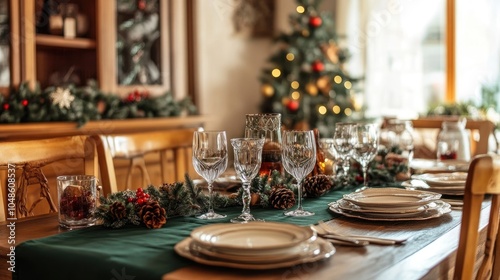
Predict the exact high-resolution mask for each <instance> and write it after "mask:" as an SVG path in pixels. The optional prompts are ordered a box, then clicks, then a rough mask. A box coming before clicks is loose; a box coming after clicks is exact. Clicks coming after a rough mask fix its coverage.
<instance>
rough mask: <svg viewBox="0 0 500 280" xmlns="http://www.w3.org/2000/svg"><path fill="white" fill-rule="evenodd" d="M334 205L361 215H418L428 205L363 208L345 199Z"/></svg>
mask: <svg viewBox="0 0 500 280" xmlns="http://www.w3.org/2000/svg"><path fill="white" fill-rule="evenodd" d="M333 203H338V204H339V207H340V208H341V209H344V210H349V211H353V212H360V213H378V214H415V213H417V214H418V213H421V212H423V211H425V210H426V206H427V205H422V206H411V207H396V208H394V207H389V208H381V207H362V206H359V205H356V204H354V203H352V202H350V201H347V200H345V199H339V200H338V201H336V202H333Z"/></svg>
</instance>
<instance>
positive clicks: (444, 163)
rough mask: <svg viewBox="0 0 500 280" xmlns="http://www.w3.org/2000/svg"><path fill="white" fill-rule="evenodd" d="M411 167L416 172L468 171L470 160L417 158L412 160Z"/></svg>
mask: <svg viewBox="0 0 500 280" xmlns="http://www.w3.org/2000/svg"><path fill="white" fill-rule="evenodd" d="M410 168H412V169H413V170H415V172H416V173H427V172H457V171H464V172H466V171H467V170H468V169H469V162H468V161H463V160H436V159H420V158H416V159H413V160H412V161H411V162H410Z"/></svg>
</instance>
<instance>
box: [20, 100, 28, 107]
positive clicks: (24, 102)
mask: <svg viewBox="0 0 500 280" xmlns="http://www.w3.org/2000/svg"><path fill="white" fill-rule="evenodd" d="M21 104H23V106H24V107H26V106H28V100H26V99H23V101H21Z"/></svg>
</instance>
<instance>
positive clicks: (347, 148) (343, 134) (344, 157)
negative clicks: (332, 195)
mask: <svg viewBox="0 0 500 280" xmlns="http://www.w3.org/2000/svg"><path fill="white" fill-rule="evenodd" d="M354 126H355V123H336V124H335V131H334V133H333V146H334V147H335V151H337V155H338V156H339V159H340V161H341V165H342V171H343V174H342V175H343V176H344V178H347V173H348V172H349V168H350V165H351V157H352V149H353V148H354V142H353V141H354V138H353V137H352V134H353V129H354Z"/></svg>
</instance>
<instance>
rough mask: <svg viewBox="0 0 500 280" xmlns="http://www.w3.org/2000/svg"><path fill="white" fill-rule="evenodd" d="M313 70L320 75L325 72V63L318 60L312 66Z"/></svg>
mask: <svg viewBox="0 0 500 280" xmlns="http://www.w3.org/2000/svg"><path fill="white" fill-rule="evenodd" d="M311 68H312V70H313V71H314V72H316V73H319V72H322V71H323V70H325V65H324V64H323V62H321V61H319V60H316V61H315V62H313V63H312V64H311Z"/></svg>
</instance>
